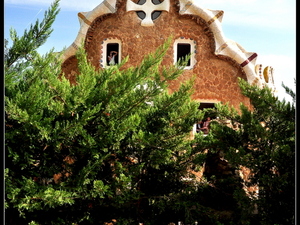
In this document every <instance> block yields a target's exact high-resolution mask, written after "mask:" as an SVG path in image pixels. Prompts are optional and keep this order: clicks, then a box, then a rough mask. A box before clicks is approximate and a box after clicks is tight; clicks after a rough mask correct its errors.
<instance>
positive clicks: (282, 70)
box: [4, 0, 296, 101]
mask: <svg viewBox="0 0 300 225" xmlns="http://www.w3.org/2000/svg"><path fill="white" fill-rule="evenodd" d="M52 2H53V1H52V0H4V38H5V39H7V40H8V41H9V44H10V43H11V40H10V38H9V30H10V28H14V29H15V30H16V31H17V33H18V35H19V36H22V35H23V33H24V30H25V29H27V30H28V29H29V28H30V25H31V24H34V23H35V21H36V20H37V19H39V21H41V20H42V19H43V17H44V13H45V11H46V10H47V9H48V8H49V6H50V5H51V3H52ZM101 2H102V0H85V1H82V0H60V12H59V14H58V16H57V17H56V20H55V22H54V24H53V26H52V28H53V32H52V34H51V36H50V37H49V39H48V40H47V42H46V43H45V44H44V45H43V46H41V47H40V48H39V49H38V51H39V52H40V54H45V53H46V52H49V51H50V49H52V48H54V50H55V51H61V50H63V49H64V48H67V47H69V46H70V45H71V44H72V43H73V41H74V40H75V38H76V37H77V34H78V31H79V28H80V26H79V20H78V16H77V13H78V12H89V11H91V10H93V9H94V8H95V7H96V6H98V5H99V4H100V3H101ZM193 3H194V4H196V5H198V6H199V7H201V8H206V9H211V10H223V11H224V15H223V19H222V30H223V34H224V36H225V37H226V38H228V39H231V40H233V41H235V42H237V43H238V44H240V45H241V46H242V47H243V48H244V49H245V50H246V51H248V52H256V53H257V54H258V57H257V60H256V63H257V64H263V66H271V67H273V76H274V80H275V86H276V89H277V92H276V93H275V94H276V95H277V96H278V97H279V99H280V100H283V99H285V100H287V101H291V98H290V96H289V95H287V94H286V93H285V90H284V89H283V87H282V83H283V84H284V85H286V86H288V87H289V88H291V89H292V90H294V91H296V85H295V79H296V0H193Z"/></svg>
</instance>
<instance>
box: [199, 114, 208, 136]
mask: <svg viewBox="0 0 300 225" xmlns="http://www.w3.org/2000/svg"><path fill="white" fill-rule="evenodd" d="M209 123H210V117H207V118H206V120H205V121H204V122H203V126H202V127H201V128H200V130H201V131H202V132H203V133H204V134H208V132H209Z"/></svg>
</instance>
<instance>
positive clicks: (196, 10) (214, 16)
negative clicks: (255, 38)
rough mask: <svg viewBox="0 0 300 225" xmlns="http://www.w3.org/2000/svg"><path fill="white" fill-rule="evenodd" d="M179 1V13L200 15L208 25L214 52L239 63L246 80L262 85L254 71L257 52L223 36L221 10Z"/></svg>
mask: <svg viewBox="0 0 300 225" xmlns="http://www.w3.org/2000/svg"><path fill="white" fill-rule="evenodd" d="M179 3H180V10H179V13H180V14H181V15H184V14H187V15H197V16H199V17H201V18H202V19H203V20H204V21H205V22H206V23H207V25H208V26H209V27H210V29H211V31H212V32H213V34H214V40H215V43H216V49H215V54H216V55H225V56H228V57H230V58H232V59H234V60H235V61H236V62H237V63H238V64H240V66H241V67H242V69H243V70H244V72H245V73H246V76H247V80H248V82H249V83H250V84H256V85H258V86H259V87H262V86H263V83H262V80H261V79H260V77H259V76H258V75H257V74H256V73H255V62H256V59H257V54H256V53H254V52H245V50H244V49H243V48H241V47H240V45H239V44H237V43H236V42H234V41H231V40H229V39H227V38H225V36H224V34H223V31H222V26H221V22H222V18H223V15H224V12H223V11H222V10H210V9H203V8H200V7H199V6H197V5H195V4H193V1H189V0H180V1H179Z"/></svg>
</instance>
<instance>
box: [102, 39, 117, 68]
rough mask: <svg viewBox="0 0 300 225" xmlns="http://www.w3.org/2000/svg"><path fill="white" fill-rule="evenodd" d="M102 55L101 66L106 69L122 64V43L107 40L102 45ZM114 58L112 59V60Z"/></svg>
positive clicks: (115, 40)
mask: <svg viewBox="0 0 300 225" xmlns="http://www.w3.org/2000/svg"><path fill="white" fill-rule="evenodd" d="M101 50H102V55H101V57H100V66H101V67H102V68H105V67H107V66H111V65H114V64H118V63H120V62H121V41H120V40H118V39H113V38H106V39H104V40H103V42H102V44H101ZM111 57H112V58H111Z"/></svg>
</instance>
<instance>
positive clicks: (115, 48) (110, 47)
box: [106, 43, 119, 65]
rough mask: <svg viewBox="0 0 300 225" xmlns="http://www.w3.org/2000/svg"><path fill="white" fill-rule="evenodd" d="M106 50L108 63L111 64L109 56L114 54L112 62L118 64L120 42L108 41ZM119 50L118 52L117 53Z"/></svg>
mask: <svg viewBox="0 0 300 225" xmlns="http://www.w3.org/2000/svg"><path fill="white" fill-rule="evenodd" d="M106 52H107V56H106V58H107V64H108V65H110V59H109V57H110V56H111V55H112V56H114V57H113V61H114V63H112V64H118V63H119V44H118V43H108V44H107V45H106ZM115 52H117V54H115Z"/></svg>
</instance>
